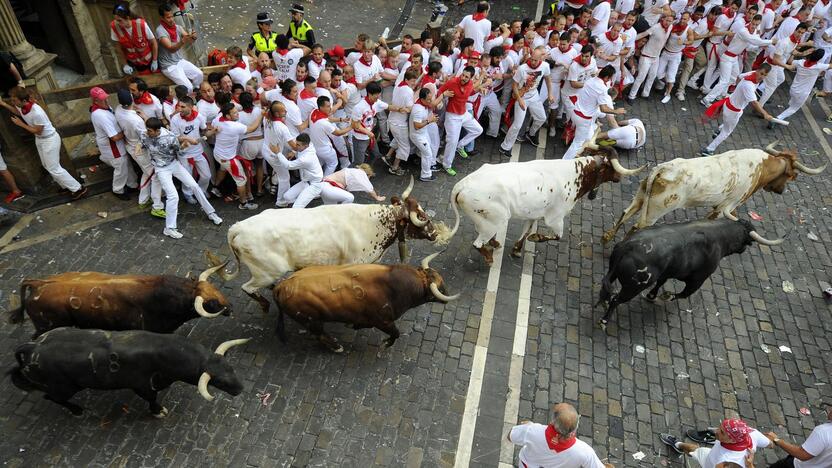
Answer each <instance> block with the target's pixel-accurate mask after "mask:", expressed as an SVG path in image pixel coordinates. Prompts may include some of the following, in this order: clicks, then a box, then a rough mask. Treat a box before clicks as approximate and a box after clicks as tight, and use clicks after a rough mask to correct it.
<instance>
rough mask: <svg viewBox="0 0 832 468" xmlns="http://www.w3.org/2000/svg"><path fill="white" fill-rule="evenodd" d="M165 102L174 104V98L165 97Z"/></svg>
mask: <svg viewBox="0 0 832 468" xmlns="http://www.w3.org/2000/svg"><path fill="white" fill-rule="evenodd" d="M165 104H170V105H173V98H165Z"/></svg>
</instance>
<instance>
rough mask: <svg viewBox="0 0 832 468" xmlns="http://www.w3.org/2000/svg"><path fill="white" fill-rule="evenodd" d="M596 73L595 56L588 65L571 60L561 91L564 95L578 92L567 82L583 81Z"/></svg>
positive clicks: (572, 94)
mask: <svg viewBox="0 0 832 468" xmlns="http://www.w3.org/2000/svg"><path fill="white" fill-rule="evenodd" d="M597 73H598V66H597V65H596V64H595V57H592V58H591V59H590V61H589V65H587V66H583V65H581V64H580V63H578V62H576V61H574V60H573V61H572V63H570V64H569V72H568V73H567V74H566V81H564V83H563V88H561V93H562V94H563V95H564V96H574V95H575V94H578V90H576V89H575V88H573V87H572V85H571V84H570V83H569V82H570V81H577V82H578V83H584V82H586V80H588V79H589V77H591V76H595V75H596V74H597Z"/></svg>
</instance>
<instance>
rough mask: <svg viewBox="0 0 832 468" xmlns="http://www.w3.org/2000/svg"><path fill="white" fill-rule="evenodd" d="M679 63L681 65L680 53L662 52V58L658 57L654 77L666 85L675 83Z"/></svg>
mask: <svg viewBox="0 0 832 468" xmlns="http://www.w3.org/2000/svg"><path fill="white" fill-rule="evenodd" d="M680 63H682V53H681V52H668V51H664V52H662V56H661V57H659V71H658V72H657V74H656V76H658V77H659V79H660V80H664V81H665V82H666V83H671V84H672V83H675V82H676V73H678V72H679V64H680Z"/></svg>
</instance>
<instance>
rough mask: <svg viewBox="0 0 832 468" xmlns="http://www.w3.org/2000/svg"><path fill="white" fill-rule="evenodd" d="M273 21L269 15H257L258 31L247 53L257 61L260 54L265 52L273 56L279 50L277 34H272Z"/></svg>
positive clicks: (253, 36) (249, 44)
mask: <svg viewBox="0 0 832 468" xmlns="http://www.w3.org/2000/svg"><path fill="white" fill-rule="evenodd" d="M272 23H273V21H272V19H271V18H269V14H268V13H257V29H258V30H259V31H257V32H256V33H254V34H252V35H251V41H250V42H249V43H248V50H247V51H246V53H247V54H248V56H249V57H251V58H253V59H255V60H256V59H257V56H258V55H260V52H265V53H267V54H269V55H271V53H272V52H274V50H275V48H277V44H276V43H275V40H276V39H277V33H276V32H272Z"/></svg>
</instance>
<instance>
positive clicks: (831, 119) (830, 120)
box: [826, 114, 832, 123]
mask: <svg viewBox="0 0 832 468" xmlns="http://www.w3.org/2000/svg"><path fill="white" fill-rule="evenodd" d="M826 121H827V122H829V123H832V114H829V117H827V118H826Z"/></svg>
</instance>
